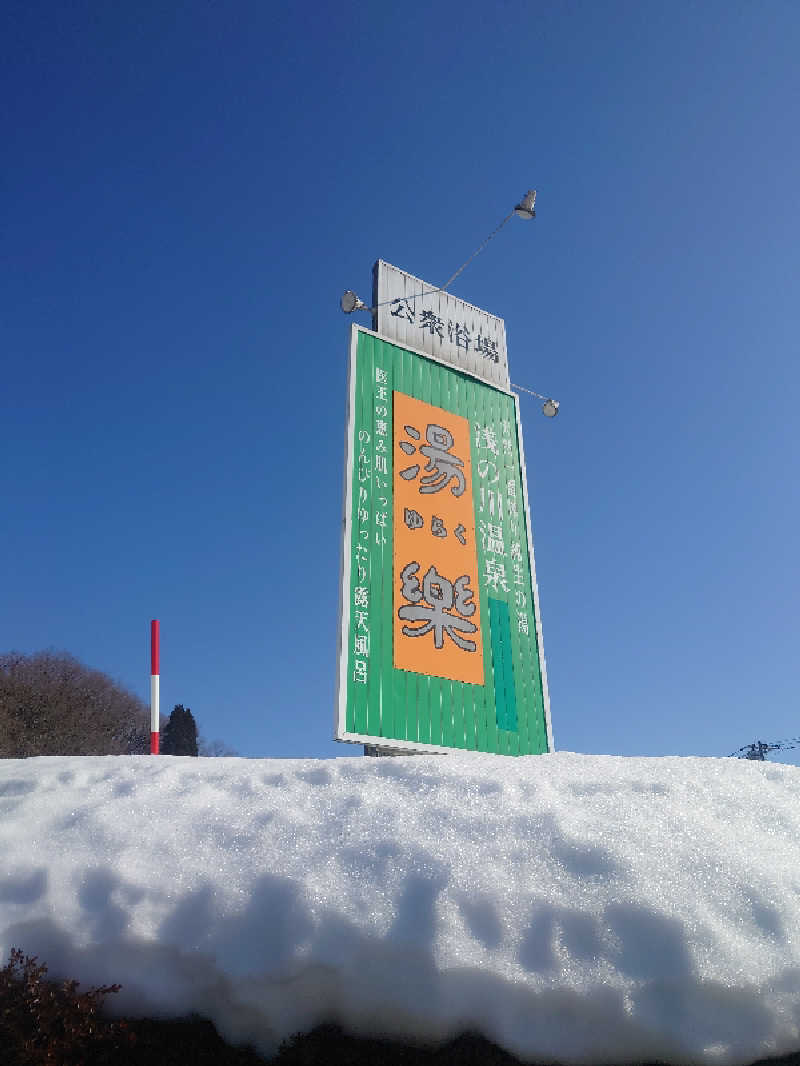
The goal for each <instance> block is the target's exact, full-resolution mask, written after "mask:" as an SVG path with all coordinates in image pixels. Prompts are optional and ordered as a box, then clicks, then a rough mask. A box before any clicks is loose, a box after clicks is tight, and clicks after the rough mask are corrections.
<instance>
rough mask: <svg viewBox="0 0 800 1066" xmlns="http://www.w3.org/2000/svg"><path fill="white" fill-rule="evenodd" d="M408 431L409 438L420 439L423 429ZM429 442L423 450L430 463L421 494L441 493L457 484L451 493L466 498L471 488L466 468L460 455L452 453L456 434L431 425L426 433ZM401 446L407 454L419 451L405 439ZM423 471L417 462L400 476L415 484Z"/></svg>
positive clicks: (426, 468)
mask: <svg viewBox="0 0 800 1066" xmlns="http://www.w3.org/2000/svg"><path fill="white" fill-rule="evenodd" d="M404 428H405V432H406V434H407V435H408V436H409V437H412V438H413V439H414V440H419V439H420V434H419V430H417V429H415V428H414V426H405V427H404ZM425 439H426V440H427V442H428V443H427V444H423V445H422V447H421V448H420V449H419V451H420V454H421V455H424V456H425V458H426V459H427V460H428V462H427V463H426V464H425V471H426V474H425V477H422V478H420V482H419V491H420V492H422V493H430V492H441V490H442V489H443V488H445V487H446V486H447V485H449V484H450V482H451V481H455V484H454V485H451V487H450V491H451V492H452V494H453V495H454V496H462V495H463V493H464V490H465V488H466V487H467V482H466V479H465V477H464V469H463V467H464V460H463V459H459V457H458V456H457V455H453V454H452V452H451V451H450V449H451V448H452V447H453V434H452V433H451V432H450V430H449V429H445V428H444V427H443V426H437V425H434V424H430V425H429V426H428V428H427V430H426V432H425ZM399 443H400V448H401V449H402V450H403V451H404V452H405V453H406V455H413V454H414V451H415V450H416V449H415V446H414V445H413V444H411V442H410V441H407V440H401V441H400V442H399ZM419 469H420V464H419V463H414V465H413V466H409V467H406V469H405V470H401V471H400V477H401V478H404V479H405V480H406V481H413V480H414V478H415V477H416V476H417V474H419Z"/></svg>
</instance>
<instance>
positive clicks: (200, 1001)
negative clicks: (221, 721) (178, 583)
mask: <svg viewBox="0 0 800 1066" xmlns="http://www.w3.org/2000/svg"><path fill="white" fill-rule="evenodd" d="M0 812H1V813H2V819H1V820H0V952H2V955H3V957H6V956H7V954H8V951H9V949H10V948H11V947H12V946H18V947H21V948H22V949H23V950H24V951H25V952H27V953H29V954H34V953H35V954H38V955H39V956H40V958H41V959H43V960H44V961H46V962H47V963H48V965H49V966H50V971H51V974H56V975H58V974H60V975H64V976H71V977H77V978H79V979H80V980H81V981H82V982H83V983H85V984H90V983H100V982H114V981H119V982H121V983H122V985H123V990H122V992H121V993H120V995H119V996H118V997H115V1006H116V1007H117V1009H119V1010H122V1011H126V1012H137V1011H140V1012H146V1013H150V1014H162V1015H175V1014H181V1013H185V1012H188V1011H190V1010H191V1011H198V1012H200V1013H201V1014H204V1015H206V1016H207V1017H209V1018H211V1019H212V1020H213V1021H214V1023H215V1024H216V1025H217V1027H218V1028H219V1030H220V1031H221V1032H222V1033H223V1035H224V1036H226V1037H227V1038H228V1039H231V1040H234V1041H236V1040H242V1041H244V1040H248V1041H253V1042H254V1043H256V1045H257V1046H259V1047H260V1048H261V1049H262V1050H264V1051H266V1052H270V1051H272V1050H274V1048H275V1046H276V1044H277V1042H278V1041H279V1040H280V1039H281V1038H283V1037H284V1036H286V1035H288V1034H290V1033H293V1032H296V1031H298V1030H304V1029H308V1028H310V1027H311V1026H313V1025H314V1024H316V1023H318V1022H320V1021H324V1020H339V1021H341V1022H342V1023H343V1024H344V1025H345V1026H346V1027H347V1028H349V1029H351V1030H352V1031H355V1032H365V1033H367V1032H368V1033H376V1032H377V1033H381V1034H392V1035H400V1036H409V1035H413V1036H414V1037H416V1038H420V1037H431V1038H440V1037H441V1038H443V1037H446V1036H448V1035H452V1034H454V1033H457V1032H459V1031H461V1030H464V1029H472V1030H475V1029H478V1030H480V1031H481V1032H483V1033H484V1034H485V1035H486V1036H488V1037H489V1038H491V1039H492V1040H495V1041H496V1042H497V1043H499V1044H501V1045H502V1046H504V1047H506V1048H508V1049H509V1050H510V1051H512V1052H514V1053H515V1054H518V1055H520V1056H523V1057H529V1058H544V1059H547V1060H553V1059H558V1060H561V1061H565V1062H573V1063H579V1062H594V1063H598V1062H602V1061H604V1060H605V1061H614V1062H623V1061H628V1060H640V1061H641V1060H654V1059H659V1060H662V1061H665V1062H673V1063H685V1062H690V1061H694V1062H719V1063H746V1062H752V1061H753V1060H755V1059H758V1058H761V1057H765V1056H767V1055H772V1054H781V1053H786V1052H789V1051H797V1050H800V932H798V930H800V770H798V769H797V768H794V767H788V766H780V765H776V764H770V763H748V762H739V761H736V760H722V759H679V758H665V759H631V758H627V759H623V758H612V757H606V756H581V755H571V754H566V753H561V754H556V755H548V756H540V757H533V758H529V759H502V758H497V757H491V756H466V755H465V756H463V757H436V756H417V757H413V756H410V757H404V758H392V759H363V758H352V759H351V758H348V759H337V760H333V761H324V762H323V761H317V760H244V759H188V758H187V759H176V758H168V757H120V758H44V759H30V760H27V761H2V762H0Z"/></svg>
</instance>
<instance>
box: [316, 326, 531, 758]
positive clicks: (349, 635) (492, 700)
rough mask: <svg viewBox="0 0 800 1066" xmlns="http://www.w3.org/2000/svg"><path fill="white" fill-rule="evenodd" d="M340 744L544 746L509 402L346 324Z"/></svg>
mask: <svg viewBox="0 0 800 1066" xmlns="http://www.w3.org/2000/svg"><path fill="white" fill-rule="evenodd" d="M346 462H347V466H346V493H345V517H344V548H343V566H342V612H341V617H342V621H341V627H342V628H341V634H340V648H339V697H338V708H337V719H336V737H337V739H339V740H347V741H354V742H359V743H365V744H371V745H376V746H378V747H385V748H387V749H396V750H397V749H399V750H405V751H433V750H439V751H441V750H458V749H462V750H470V751H482V752H493V753H496V754H502V755H532V754H540V753H542V752H546V751H549V750H551V749H552V735H551V731H550V722H549V706H548V700H547V682H546V675H545V670H544V657H543V653H542V646H541V625H540V620H539V606H538V597H537V591H536V579H535V571H534V566H533V551H532V544H531V537H530V525H529V510H528V506H527V491H526V485H525V476H524V462H523V458H522V440H521V433H520V425H519V413H518V408H517V401H516V397H515V396H514V395H512V394H509V393H507V392H505V391H503V390H502V389H501V388H499V387H495V386H493V385H491V384H487V383H485V382H483V381H481V380H479V379H478V378H476V377H474V376H472V375H470V374H468V373H466V372H464V371H462V370H458V369H456V368H454V367H451V366H448V365H445V364H443V363H440V362H437V361H436V360H434V359H431V358H429V357H427V356H424V355H421V354H419V353H417V352H414V351H411V350H409V349H407V348H404V347H401V346H398V345H397V344H393V343H391V342H389V341H387V340H384V339H382V338H380V337H378V336H376V335H375V334H374V333H371V332H369V331H367V330H363V329H361V328H359V327H357V326H354V327H353V334H352V344H351V355H350V397H349V417H348V436H347V459H346Z"/></svg>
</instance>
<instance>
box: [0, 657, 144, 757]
mask: <svg viewBox="0 0 800 1066" xmlns="http://www.w3.org/2000/svg"><path fill="white" fill-rule="evenodd" d="M149 735H150V725H149V712H148V708H147V706H146V705H145V704H144V702H143V701H142V700H140V699H139V698H138V697H137V696H135V695H133V693H131V692H128V691H127V690H126V689H125V688H123V687H122V686H121V685H119V684H117V683H116V682H114V681H113V680H112V679H111V678H110V677H108V676H107V675H106V674H103V673H101V672H100V671H99V670H93V669H91V667H88V666H85V665H84V664H83V663H81V662H79V661H78V660H77V659H75V658H74V657H73V656H72V655H68V654H67V653H65V652H51V651H46V652H37V653H35V654H33V655H22V654H21V653H19V652H8V653H6V654H2V655H0V757H2V758H6V759H24V758H28V757H29V756H32V755H132V754H140V753H144V752H147V751H148V750H149Z"/></svg>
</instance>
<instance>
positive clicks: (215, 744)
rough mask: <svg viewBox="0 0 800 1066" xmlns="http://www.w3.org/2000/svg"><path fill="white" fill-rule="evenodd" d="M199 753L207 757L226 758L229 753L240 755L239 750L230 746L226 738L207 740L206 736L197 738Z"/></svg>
mask: <svg viewBox="0 0 800 1066" xmlns="http://www.w3.org/2000/svg"><path fill="white" fill-rule="evenodd" d="M197 748H198V754H199V755H204V756H205V757H206V758H207V759H217V758H225V756H228V755H238V754H239V752H238V751H234V749H233V748H231V747H228V745H227V744H226V743H225V741H224V740H219V739H217V740H207V739H206V738H205V737H202V736H201V737H198V738H197Z"/></svg>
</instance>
